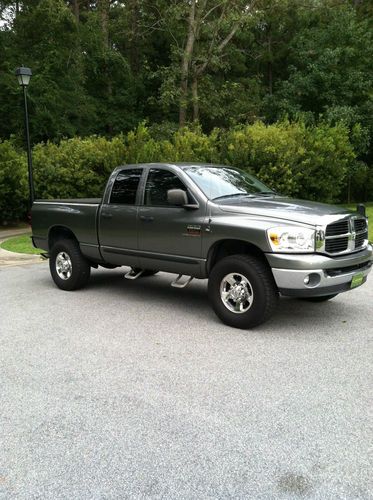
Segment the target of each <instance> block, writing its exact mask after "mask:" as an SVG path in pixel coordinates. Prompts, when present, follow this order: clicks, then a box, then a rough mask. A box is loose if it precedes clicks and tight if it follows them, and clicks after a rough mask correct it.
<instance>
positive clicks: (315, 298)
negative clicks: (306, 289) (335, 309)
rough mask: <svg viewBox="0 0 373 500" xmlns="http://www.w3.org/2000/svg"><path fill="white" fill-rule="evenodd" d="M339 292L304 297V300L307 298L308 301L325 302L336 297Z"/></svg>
mask: <svg viewBox="0 0 373 500" xmlns="http://www.w3.org/2000/svg"><path fill="white" fill-rule="evenodd" d="M337 295H338V293H334V294H333V295H322V296H321V297H302V300H307V301H308V302H325V301H327V300H330V299H334V297H336V296H337Z"/></svg>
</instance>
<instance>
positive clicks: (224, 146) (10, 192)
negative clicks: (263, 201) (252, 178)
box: [0, 121, 369, 223]
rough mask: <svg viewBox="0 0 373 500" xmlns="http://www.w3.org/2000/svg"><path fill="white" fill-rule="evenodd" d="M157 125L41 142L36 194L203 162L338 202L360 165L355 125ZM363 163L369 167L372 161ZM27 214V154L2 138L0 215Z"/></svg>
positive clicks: (94, 192) (80, 190)
mask: <svg viewBox="0 0 373 500" xmlns="http://www.w3.org/2000/svg"><path fill="white" fill-rule="evenodd" d="M154 130H156V129H155V128H153V127H150V128H149V127H147V126H146V125H145V124H140V125H139V126H138V128H137V129H136V130H134V131H132V132H129V133H128V134H126V135H119V136H116V137H114V138H113V139H106V138H104V137H97V136H91V137H86V138H79V137H76V138H73V139H65V140H61V141H60V143H58V144H55V143H51V142H47V143H40V144H37V145H35V146H34V148H33V161H34V177H35V190H36V196H37V197H38V198H58V197H61V198H63V197H66V198H68V197H74V198H75V197H98V196H100V195H101V193H102V190H103V188H104V186H105V183H106V180H107V177H108V176H109V174H110V172H111V171H112V169H113V168H114V167H115V166H117V165H121V164H126V163H140V162H159V161H160V162H173V161H200V162H208V163H210V162H213V163H219V164H228V165H233V166H236V167H240V168H242V169H244V170H246V171H248V172H251V173H253V174H254V175H256V176H257V177H258V178H260V179H261V180H263V181H264V182H265V183H266V184H268V186H270V187H271V188H274V189H275V190H277V191H278V192H280V193H283V194H285V195H289V196H297V197H300V198H305V199H311V200H318V201H325V202H338V201H345V200H344V199H343V197H344V193H345V190H346V186H347V180H348V176H349V172H350V171H351V172H352V171H356V165H358V162H357V161H356V152H355V151H354V148H353V144H352V142H351V140H350V136H349V130H348V129H347V128H346V127H345V126H344V125H343V124H339V125H335V126H330V125H324V124H320V125H318V126H305V125H304V124H303V123H301V122H295V123H290V122H287V121H285V122H278V123H274V124H272V125H265V124H264V123H262V122H256V123H254V124H252V125H245V126H240V127H235V128H233V129H229V130H219V129H216V130H213V131H212V132H211V133H210V134H205V133H203V132H202V131H201V129H200V128H199V127H193V128H186V129H182V130H177V131H174V130H172V131H171V130H170V132H169V134H167V135H165V134H162V137H161V136H160V134H159V133H157V132H155V133H154V132H153V131H154ZM355 140H356V137H355ZM364 168H365V171H366V172H369V171H368V170H367V167H366V165H365V166H364ZM366 175H368V174H366ZM359 182H361V179H360V181H359ZM26 211H27V163H26V156H25V153H24V152H23V151H20V150H18V149H17V147H16V146H15V144H14V143H13V142H12V141H11V140H7V141H3V142H0V219H1V221H2V223H5V222H8V221H11V220H16V219H22V218H23V217H24V216H25V214H26Z"/></svg>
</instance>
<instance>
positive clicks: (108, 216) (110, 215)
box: [101, 213, 113, 219]
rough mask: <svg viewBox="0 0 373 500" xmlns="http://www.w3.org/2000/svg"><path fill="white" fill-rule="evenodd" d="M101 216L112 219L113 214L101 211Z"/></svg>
mask: <svg viewBox="0 0 373 500" xmlns="http://www.w3.org/2000/svg"><path fill="white" fill-rule="evenodd" d="M101 217H103V218H104V219H112V217H113V214H108V213H103V214H101Z"/></svg>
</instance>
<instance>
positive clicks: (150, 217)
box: [140, 215, 154, 222]
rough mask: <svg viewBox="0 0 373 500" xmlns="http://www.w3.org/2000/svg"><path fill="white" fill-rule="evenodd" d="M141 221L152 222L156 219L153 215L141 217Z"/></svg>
mask: <svg viewBox="0 0 373 500" xmlns="http://www.w3.org/2000/svg"><path fill="white" fill-rule="evenodd" d="M140 219H141V220H143V221H144V222H152V221H153V220H154V217H152V216H151V215H140Z"/></svg>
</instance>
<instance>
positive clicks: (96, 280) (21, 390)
mask: <svg viewBox="0 0 373 500" xmlns="http://www.w3.org/2000/svg"><path fill="white" fill-rule="evenodd" d="M123 274H124V269H122V270H121V269H115V270H112V271H109V270H93V273H92V278H91V282H90V284H89V286H88V287H87V288H85V289H84V290H80V291H76V292H63V291H61V290H59V289H57V288H56V287H55V286H54V284H53V283H52V281H51V279H50V277H49V271H48V265H47V263H41V264H32V265H26V266H19V267H3V268H0V498H1V499H3V498H4V499H36V498H38V499H44V498H45V499H53V500H54V499H74V500H75V499H127V498H128V499H146V498H162V499H188V500H189V499H198V500H200V499H215V498H216V499H220V498H221V499H223V498H232V499H263V500H264V499H266V500H267V499H295V498H311V499H323V500H324V499H333V500H335V499H371V498H373V484H372V454H371V452H372V448H371V443H372V437H373V429H372V412H371V408H372V405H371V403H372V387H373V383H372V382H373V380H372V337H373V276H370V280H368V283H367V284H366V285H364V286H362V287H360V288H358V289H356V290H354V291H351V292H348V293H345V294H342V295H340V296H338V297H336V298H335V299H334V300H332V301H330V302H327V303H322V304H313V303H312V304H311V303H306V302H302V301H298V300H292V299H282V300H281V302H280V307H279V310H278V313H277V314H276V316H274V318H273V319H272V320H271V321H270V322H268V323H266V324H265V325H262V326H261V327H259V328H256V329H255V330H252V331H242V330H235V329H232V328H229V327H227V326H225V325H223V324H221V323H220V322H219V320H218V319H217V318H216V317H215V315H214V313H213V312H212V310H211V309H210V307H209V305H208V300H207V295H206V282H205V281H193V282H192V283H191V285H190V286H189V287H188V288H186V289H183V290H178V289H174V288H171V287H170V286H169V284H170V282H171V279H172V276H171V275H167V274H159V275H156V276H154V277H149V278H142V279H139V280H137V281H128V280H124V279H123Z"/></svg>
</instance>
